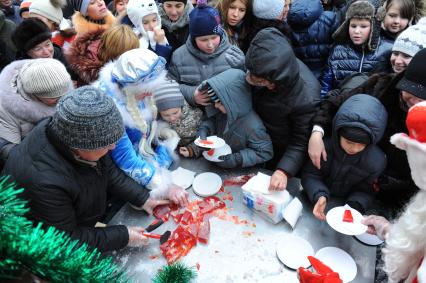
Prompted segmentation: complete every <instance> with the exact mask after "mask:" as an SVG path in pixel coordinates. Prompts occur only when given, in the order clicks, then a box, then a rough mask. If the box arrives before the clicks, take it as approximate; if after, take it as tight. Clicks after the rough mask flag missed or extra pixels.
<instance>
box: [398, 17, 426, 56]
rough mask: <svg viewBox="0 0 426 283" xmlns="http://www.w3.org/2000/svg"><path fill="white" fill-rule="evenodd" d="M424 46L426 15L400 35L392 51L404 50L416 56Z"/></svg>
mask: <svg viewBox="0 0 426 283" xmlns="http://www.w3.org/2000/svg"><path fill="white" fill-rule="evenodd" d="M423 48H426V17H424V18H421V19H420V21H419V22H418V23H417V24H415V25H414V26H410V27H408V28H407V29H406V30H404V31H403V32H402V33H401V34H400V35H398V37H397V39H396V40H395V43H394V44H393V47H392V51H399V52H403V53H405V54H407V55H409V56H411V57H414V55H416V53H417V52H419V51H420V50H422V49H423Z"/></svg>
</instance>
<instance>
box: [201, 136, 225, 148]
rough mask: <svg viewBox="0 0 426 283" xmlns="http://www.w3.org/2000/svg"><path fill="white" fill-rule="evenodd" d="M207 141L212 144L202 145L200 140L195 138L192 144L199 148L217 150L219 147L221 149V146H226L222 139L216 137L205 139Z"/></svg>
mask: <svg viewBox="0 0 426 283" xmlns="http://www.w3.org/2000/svg"><path fill="white" fill-rule="evenodd" d="M207 140H208V141H209V142H212V143H211V144H205V143H202V142H201V140H200V138H197V139H196V140H195V141H194V143H195V145H197V146H199V147H204V148H219V147H222V146H224V145H225V144H226V143H225V141H224V140H223V139H221V138H219V137H217V136H210V137H207Z"/></svg>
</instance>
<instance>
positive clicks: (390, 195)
mask: <svg viewBox="0 0 426 283" xmlns="http://www.w3.org/2000/svg"><path fill="white" fill-rule="evenodd" d="M402 77H403V73H401V74H388V73H380V74H374V75H372V76H370V77H369V78H368V80H367V81H366V82H365V83H363V84H362V85H361V86H359V87H357V88H355V89H348V90H344V91H339V90H335V91H333V92H336V91H337V92H338V93H337V94H336V95H332V96H327V97H326V99H325V100H323V101H322V102H321V105H320V109H319V110H318V112H317V113H316V115H315V117H314V118H313V120H312V122H313V124H314V125H319V126H321V127H322V128H323V129H325V133H326V134H327V133H330V129H329V128H330V127H329V126H330V125H331V120H332V119H333V116H334V115H335V113H336V111H337V109H338V108H339V106H340V105H341V104H342V103H343V102H344V101H345V100H347V99H349V98H350V97H351V96H353V95H355V94H358V93H366V94H369V95H372V96H374V97H376V98H378V99H379V100H380V101H381V102H382V103H383V105H384V106H385V108H386V110H387V112H388V113H389V120H388V123H387V126H386V130H385V134H384V135H383V138H382V140H381V141H380V142H379V143H378V145H379V146H380V148H381V149H382V150H383V151H384V152H385V153H386V158H387V166H386V168H385V171H384V172H383V174H382V175H381V176H380V178H379V183H378V184H379V189H380V190H379V194H378V197H379V198H380V199H381V200H382V201H384V202H385V203H387V204H389V205H390V206H391V208H392V210H394V211H395V212H396V211H398V209H399V208H401V207H402V206H403V205H405V204H406V202H407V201H408V200H409V199H410V198H411V197H412V196H413V195H414V194H415V193H416V192H417V191H418V188H417V187H416V185H415V184H414V182H413V180H412V178H411V173H410V167H409V165H408V160H407V155H406V154H405V152H404V151H403V150H400V149H398V148H397V147H395V146H394V145H393V144H391V143H390V142H389V140H390V137H391V136H392V135H393V134H395V133H407V134H408V130H407V127H406V125H405V120H406V117H407V111H406V106H404V104H403V103H402V102H401V100H400V91H399V90H398V89H396V84H397V83H398V82H399V81H400V80H401V78H402ZM330 94H331V93H330Z"/></svg>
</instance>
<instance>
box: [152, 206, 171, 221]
mask: <svg viewBox="0 0 426 283" xmlns="http://www.w3.org/2000/svg"><path fill="white" fill-rule="evenodd" d="M170 211H171V209H170V207H169V205H168V204H164V205H159V206H157V207H155V208H154V211H153V212H152V214H153V215H154V217H155V218H157V219H163V221H164V222H166V221H167V220H168V219H169V217H170Z"/></svg>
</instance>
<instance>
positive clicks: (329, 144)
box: [302, 94, 387, 212]
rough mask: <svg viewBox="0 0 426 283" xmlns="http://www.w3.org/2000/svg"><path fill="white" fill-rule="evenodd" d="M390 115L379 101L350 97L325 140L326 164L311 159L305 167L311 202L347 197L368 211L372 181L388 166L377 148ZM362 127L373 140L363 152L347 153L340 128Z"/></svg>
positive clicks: (359, 96) (305, 188)
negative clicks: (342, 142)
mask: <svg viewBox="0 0 426 283" xmlns="http://www.w3.org/2000/svg"><path fill="white" fill-rule="evenodd" d="M386 121H387V112H386V110H385V108H384V106H383V105H382V104H381V103H380V101H379V100H377V99H376V98H374V97H372V96H369V95H365V94H360V95H356V96H352V97H351V98H349V99H348V100H347V101H346V102H345V103H344V104H343V105H342V106H341V107H340V109H339V111H338V112H337V114H336V116H335V117H334V121H333V134H332V137H331V138H328V139H327V140H326V141H325V149H326V151H327V161H324V160H321V169H317V168H316V167H315V166H314V165H313V164H312V161H311V160H308V161H307V162H306V164H305V166H304V168H303V173H302V186H303V188H304V190H305V191H306V193H307V194H308V197H309V199H310V200H311V202H312V203H314V204H315V203H316V202H317V201H318V199H319V198H320V197H321V196H324V197H326V198H327V199H329V198H330V196H337V197H343V198H347V201H349V202H356V203H357V204H358V205H360V206H361V207H362V209H363V210H364V211H362V212H365V211H366V210H367V209H368V208H369V207H370V205H371V203H372V200H373V197H374V190H373V182H374V181H375V180H376V179H377V178H378V177H379V175H380V174H381V173H382V171H383V170H384V168H385V166H386V157H385V154H384V153H383V151H382V150H380V148H379V147H378V146H377V145H376V143H377V142H378V141H379V140H380V139H381V137H382V136H383V133H384V131H385V127H386ZM343 127H359V128H362V129H363V130H364V131H366V132H367V133H368V134H369V136H370V140H371V144H369V145H368V146H367V147H366V148H365V149H364V150H363V151H361V152H359V153H357V154H355V155H349V154H347V153H346V152H345V151H344V150H343V149H342V148H341V146H340V141H339V140H340V137H339V134H338V132H339V129H341V128H343Z"/></svg>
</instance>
